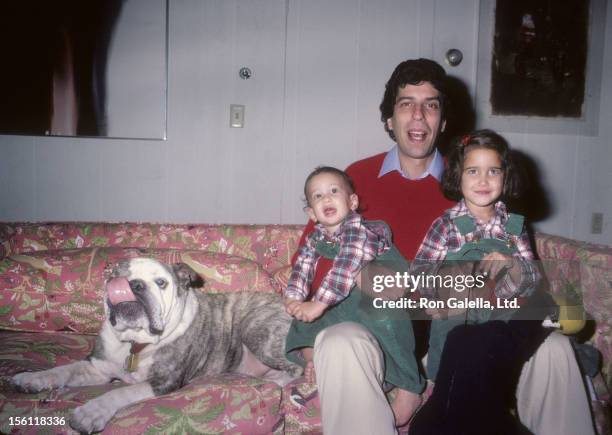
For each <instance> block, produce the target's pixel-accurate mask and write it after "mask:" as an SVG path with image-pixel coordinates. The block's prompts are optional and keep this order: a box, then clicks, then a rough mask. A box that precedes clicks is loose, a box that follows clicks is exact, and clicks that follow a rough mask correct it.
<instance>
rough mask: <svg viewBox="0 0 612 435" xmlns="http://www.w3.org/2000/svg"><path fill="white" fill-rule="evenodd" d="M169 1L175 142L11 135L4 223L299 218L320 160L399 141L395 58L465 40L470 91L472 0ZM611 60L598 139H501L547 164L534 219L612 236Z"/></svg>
mask: <svg viewBox="0 0 612 435" xmlns="http://www.w3.org/2000/svg"><path fill="white" fill-rule="evenodd" d="M169 1H170V7H169V12H170V17H169V88H168V130H167V137H168V139H167V140H166V141H163V142H162V141H149V140H116V139H77V138H49V137H16V136H0V220H35V221H38V220H109V221H126V220H136V221H156V222H234V223H235V222H247V223H300V222H304V221H305V216H304V215H303V212H302V203H301V197H302V184H303V180H304V178H305V176H306V174H307V173H308V172H309V171H310V170H311V169H312V168H313V167H314V166H316V165H318V164H330V165H336V166H339V167H344V166H346V165H347V164H349V163H350V162H352V161H354V160H356V159H358V158H362V157H365V156H368V155H371V154H373V153H376V152H381V151H384V150H386V149H388V148H389V147H390V146H391V142H390V139H389V138H388V136H387V135H386V133H385V132H384V130H383V128H382V123H381V122H380V115H379V112H378V105H379V103H380V100H381V98H382V93H383V89H384V84H385V81H386V80H387V78H388V76H389V75H390V73H391V71H392V70H393V68H394V67H395V65H396V64H397V63H398V62H400V61H401V60H403V59H406V58H411V57H420V56H423V57H433V58H434V59H436V60H437V61H439V62H443V56H444V52H445V51H446V50H447V49H448V48H453V47H455V48H460V49H462V50H463V51H464V54H465V60H464V62H463V63H462V64H461V65H460V66H459V67H457V68H453V69H450V68H449V72H450V73H452V74H453V75H455V76H457V77H460V78H462V79H463V80H465V81H466V82H467V84H468V89H469V91H470V92H471V93H472V95H473V94H474V89H475V77H476V65H477V46H478V45H477V41H478V33H477V32H478V30H477V29H478V27H479V26H478V20H479V2H478V1H476V0H436V1H429V0H379V1H367V0H334V1H327V0H224V1H217V0H169ZM610 9H612V8H609V10H608V11H607V19H606V24H607V26H606V27H607V28H608V29H607V32H608V35H606V41H609V40H612V35H610V34H609V33H610V27H612V13H611V11H610ZM242 66H247V67H249V68H251V69H252V70H253V77H252V78H251V79H249V80H242V79H240V78H239V76H238V70H239V69H240V67H242ZM603 67H604V73H603V75H602V77H603V83H602V95H601V109H600V123H599V126H600V128H599V133H598V135H596V136H581V135H579V134H573V135H572V134H568V135H543V134H528V133H520V132H519V133H517V132H513V133H508V132H502V133H504V134H505V135H506V136H507V138H508V139H509V140H510V142H511V144H512V145H513V146H515V147H516V148H518V149H520V150H523V151H524V152H525V153H527V154H528V155H529V156H530V157H532V158H533V160H534V161H535V162H536V163H537V164H538V166H539V169H540V171H541V175H542V181H543V184H544V187H545V188H546V189H547V192H548V194H549V196H550V201H551V203H552V209H553V210H552V214H551V215H550V217H548V218H547V219H546V220H544V221H541V222H538V223H537V224H536V226H537V228H538V229H540V230H543V231H547V232H551V233H556V234H561V235H565V236H568V237H574V238H578V239H582V240H592V241H599V242H603V243H608V244H612V221H611V217H612V189H610V184H611V182H612V169H611V168H612V143H610V142H611V141H612V139H610V138H612V125H611V124H612V123H611V122H610V119H611V115H612V103H611V101H612V74H609V71H611V70H612V46H611V45H610V44H609V43H608V44H607V45H606V46H605V47H604V59H603ZM606 72H608V73H606ZM233 103H235V104H244V105H245V106H246V114H245V127H244V128H243V129H230V128H229V105H230V104H233ZM593 211H598V212H603V213H604V234H603V235H601V236H599V235H591V234H590V228H589V227H590V218H591V213H592V212H593Z"/></svg>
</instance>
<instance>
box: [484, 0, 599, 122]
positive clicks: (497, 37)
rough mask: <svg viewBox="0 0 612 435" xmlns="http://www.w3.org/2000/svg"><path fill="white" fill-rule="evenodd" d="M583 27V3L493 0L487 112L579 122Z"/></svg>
mask: <svg viewBox="0 0 612 435" xmlns="http://www.w3.org/2000/svg"><path fill="white" fill-rule="evenodd" d="M588 28H589V0H564V1H562V2H558V1H550V0H497V2H496V7H495V31H494V40H493V56H492V59H491V106H492V112H493V114H495V115H533V116H543V117H558V116H560V117H568V118H580V117H581V116H582V110H583V103H584V95H585V79H586V59H587V54H588Z"/></svg>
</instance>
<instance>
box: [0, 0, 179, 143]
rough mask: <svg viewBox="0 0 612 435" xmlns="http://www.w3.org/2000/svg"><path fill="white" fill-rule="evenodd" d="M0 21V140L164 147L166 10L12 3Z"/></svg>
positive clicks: (96, 3)
mask: <svg viewBox="0 0 612 435" xmlns="http://www.w3.org/2000/svg"><path fill="white" fill-rule="evenodd" d="M0 14H1V15H2V18H3V20H2V21H3V25H2V26H1V27H0V50H1V52H2V53H3V59H4V62H3V66H2V68H1V69H0V134H16V135H33V136H39V135H46V136H79V137H82V136H85V137H108V138H134V139H158V140H164V139H165V138H166V110H167V109H166V107H167V75H168V74H167V71H168V67H167V61H168V55H167V53H168V48H167V47H168V4H167V0H87V1H83V0H53V1H40V0H19V1H11V2H3V4H2V6H0Z"/></svg>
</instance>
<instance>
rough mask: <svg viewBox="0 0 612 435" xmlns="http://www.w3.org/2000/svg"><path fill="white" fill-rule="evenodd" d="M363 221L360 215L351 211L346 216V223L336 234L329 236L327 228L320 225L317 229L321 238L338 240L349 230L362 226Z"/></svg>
mask: <svg viewBox="0 0 612 435" xmlns="http://www.w3.org/2000/svg"><path fill="white" fill-rule="evenodd" d="M361 220H362V217H361V215H360V214H359V213H357V212H355V211H351V212H350V213H349V214H348V215H346V217H345V218H344V221H343V222H342V224H340V227H339V228H338V231H336V232H335V233H334V234H329V233H328V232H327V231H326V230H325V227H324V226H323V225H321V224H319V223H317V224H315V229H316V230H317V231H318V234H319V238H323V237H327V238H330V239H336V238H338V237H339V236H340V235H341V234H343V233H344V231H345V230H346V229H347V228H350V227H358V226H359V225H361Z"/></svg>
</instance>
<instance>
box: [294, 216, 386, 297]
mask: <svg viewBox="0 0 612 435" xmlns="http://www.w3.org/2000/svg"><path fill="white" fill-rule="evenodd" d="M321 240H325V241H326V242H329V243H335V244H339V252H338V255H337V256H336V257H335V258H334V262H333V265H332V268H331V270H330V271H329V272H328V273H327V275H326V276H325V278H324V279H323V281H322V282H321V286H320V287H319V288H318V289H317V290H316V292H315V294H314V296H313V300H316V301H319V302H323V303H324V304H327V305H335V304H338V303H339V302H341V301H342V300H343V299H345V298H346V297H347V296H348V294H349V292H350V291H351V288H353V286H354V285H355V278H356V277H357V275H358V274H359V272H360V271H361V269H362V268H363V267H364V266H365V265H366V264H367V263H368V262H370V261H372V260H373V259H375V258H376V257H378V256H379V255H380V254H382V253H383V252H385V251H386V250H388V249H389V248H390V247H391V231H390V230H389V227H388V226H387V224H384V223H379V222H367V221H365V220H364V219H363V218H362V217H361V216H360V215H359V214H357V213H355V212H351V213H350V214H349V215H348V216H347V217H346V219H345V220H344V222H343V223H342V225H341V226H340V228H339V229H338V231H336V233H334V234H333V235H331V236H330V235H329V234H328V233H327V232H326V231H325V229H324V228H323V226H322V225H320V224H317V225H315V229H314V231H313V232H312V233H311V234H310V235H309V236H308V238H307V239H306V243H304V244H303V245H302V247H301V248H300V250H299V251H298V257H297V259H296V261H295V264H294V265H293V270H292V272H291V276H290V277H289V283H288V284H287V288H286V289H285V291H284V296H285V297H287V298H291V299H297V300H300V301H303V300H305V299H306V298H308V295H309V293H310V287H311V284H312V279H313V277H314V272H315V268H316V265H317V261H318V260H319V258H321V255H320V254H319V253H318V252H317V250H316V246H317V242H319V241H321Z"/></svg>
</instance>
